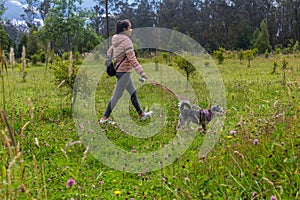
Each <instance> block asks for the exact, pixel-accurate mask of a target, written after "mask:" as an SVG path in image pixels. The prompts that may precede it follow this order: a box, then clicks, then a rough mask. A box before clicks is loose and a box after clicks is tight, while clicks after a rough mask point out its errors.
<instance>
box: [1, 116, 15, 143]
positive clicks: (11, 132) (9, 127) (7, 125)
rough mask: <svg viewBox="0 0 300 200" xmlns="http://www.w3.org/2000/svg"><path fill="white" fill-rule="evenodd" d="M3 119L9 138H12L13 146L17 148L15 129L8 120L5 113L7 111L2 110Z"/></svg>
mask: <svg viewBox="0 0 300 200" xmlns="http://www.w3.org/2000/svg"><path fill="white" fill-rule="evenodd" d="M1 119H2V121H3V122H4V124H5V126H6V127H7V130H8V132H9V136H10V139H11V141H12V143H13V145H14V146H15V144H16V143H15V134H14V129H13V127H12V126H11V125H10V123H9V121H8V118H7V115H6V113H5V110H2V111H1Z"/></svg>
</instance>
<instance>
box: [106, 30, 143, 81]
mask: <svg viewBox="0 0 300 200" xmlns="http://www.w3.org/2000/svg"><path fill="white" fill-rule="evenodd" d="M107 56H108V57H110V58H112V59H113V60H114V62H115V66H117V65H118V64H119V63H120V62H121V61H122V60H123V59H124V57H125V56H126V59H125V60H124V61H123V62H122V63H121V65H120V66H119V68H118V69H117V72H131V71H132V69H133V68H134V69H135V70H136V72H137V73H138V74H139V75H140V76H142V77H143V76H146V74H145V72H144V71H143V68H142V66H141V65H140V63H139V62H138V60H137V58H136V56H135V53H134V49H133V44H132V41H131V39H130V38H129V37H128V36H127V35H125V34H122V33H119V34H115V35H114V36H113V37H112V45H111V46H110V48H109V49H108V50H107Z"/></svg>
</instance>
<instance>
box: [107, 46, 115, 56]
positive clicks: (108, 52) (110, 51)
mask: <svg viewBox="0 0 300 200" xmlns="http://www.w3.org/2000/svg"><path fill="white" fill-rule="evenodd" d="M106 56H107V57H109V58H110V59H112V58H113V45H111V46H110V47H109V49H108V50H107V52H106Z"/></svg>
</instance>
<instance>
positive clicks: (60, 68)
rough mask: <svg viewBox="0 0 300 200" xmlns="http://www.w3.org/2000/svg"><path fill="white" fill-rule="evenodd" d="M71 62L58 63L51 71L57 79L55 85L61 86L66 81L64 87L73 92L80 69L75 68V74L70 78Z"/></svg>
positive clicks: (55, 63) (52, 66)
mask: <svg viewBox="0 0 300 200" xmlns="http://www.w3.org/2000/svg"><path fill="white" fill-rule="evenodd" d="M69 65H70V62H69V61H56V62H54V63H53V64H52V65H51V66H50V70H51V72H52V74H53V75H54V77H55V83H56V84H60V83H61V82H62V81H65V82H64V84H63V86H65V87H66V88H67V89H70V90H73V87H74V83H75V79H76V75H77V71H78V67H77V66H76V65H75V66H73V73H72V75H71V76H69Z"/></svg>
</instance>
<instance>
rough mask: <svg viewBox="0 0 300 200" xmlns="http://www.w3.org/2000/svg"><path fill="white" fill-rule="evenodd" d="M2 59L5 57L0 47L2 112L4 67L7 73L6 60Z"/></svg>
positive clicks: (3, 102)
mask: <svg viewBox="0 0 300 200" xmlns="http://www.w3.org/2000/svg"><path fill="white" fill-rule="evenodd" d="M2 53H3V54H2ZM4 57H5V55H4V52H3V51H2V48H1V46H0V63H1V68H0V76H1V81H2V108H3V110H5V85H4V76H3V71H4V67H5V68H6V71H7V66H6V59H5V58H4Z"/></svg>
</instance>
